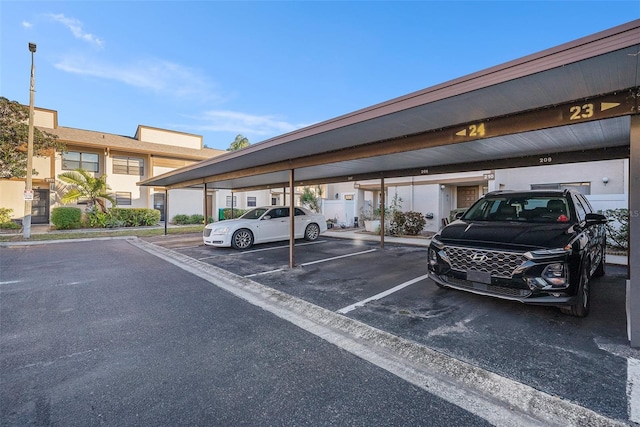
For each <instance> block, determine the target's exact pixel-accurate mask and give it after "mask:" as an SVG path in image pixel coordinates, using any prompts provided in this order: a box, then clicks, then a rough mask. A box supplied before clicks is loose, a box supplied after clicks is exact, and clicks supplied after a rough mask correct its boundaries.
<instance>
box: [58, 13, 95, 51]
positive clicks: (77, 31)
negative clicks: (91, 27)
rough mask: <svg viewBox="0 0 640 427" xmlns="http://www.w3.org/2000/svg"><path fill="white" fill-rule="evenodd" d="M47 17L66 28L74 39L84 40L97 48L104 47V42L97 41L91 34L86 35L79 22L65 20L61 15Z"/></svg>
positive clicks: (73, 19)
mask: <svg viewBox="0 0 640 427" xmlns="http://www.w3.org/2000/svg"><path fill="white" fill-rule="evenodd" d="M47 16H48V17H49V19H51V20H53V21H55V22H58V23H60V24H62V25H64V26H65V27H67V28H68V29H69V30H70V31H71V34H73V36H74V37H75V38H77V39H80V40H84V41H86V42H88V43H90V44H92V45H95V46H97V47H103V46H104V41H103V40H102V39H99V38H97V37H96V36H94V35H93V34H91V33H87V32H85V31H84V30H83V29H82V22H80V21H79V20H77V19H75V18H67V17H66V16H64V15H63V14H62V13H51V14H49V15H47Z"/></svg>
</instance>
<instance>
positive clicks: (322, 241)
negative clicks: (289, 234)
mask: <svg viewBox="0 0 640 427" xmlns="http://www.w3.org/2000/svg"><path fill="white" fill-rule="evenodd" d="M327 241H328V240H317V241H315V242H307V243H296V246H307V245H317V244H318V243H327ZM288 247H289V245H282V246H273V247H271V248H260V249H252V250H250V251H234V252H231V253H228V254H224V255H227V256H228V255H244V254H253V253H256V252H263V251H273V250H275V249H284V248H288ZM217 256H220V255H212V256H206V257H204V258H198V261H202V260H204V259H210V258H215V257H217Z"/></svg>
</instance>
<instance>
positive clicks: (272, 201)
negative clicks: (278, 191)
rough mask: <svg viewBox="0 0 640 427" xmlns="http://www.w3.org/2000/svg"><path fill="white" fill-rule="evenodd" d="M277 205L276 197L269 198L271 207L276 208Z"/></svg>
mask: <svg viewBox="0 0 640 427" xmlns="http://www.w3.org/2000/svg"><path fill="white" fill-rule="evenodd" d="M277 205H278V198H277V197H272V198H271V206H277Z"/></svg>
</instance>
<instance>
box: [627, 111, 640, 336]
mask: <svg viewBox="0 0 640 427" xmlns="http://www.w3.org/2000/svg"><path fill="white" fill-rule="evenodd" d="M629 145H630V147H629V148H630V153H629V254H628V258H627V260H628V265H629V278H628V280H627V331H628V334H629V340H630V341H631V347H636V348H638V347H640V262H638V260H640V191H638V189H640V115H637V114H636V115H633V116H631V132H630V141H629ZM633 260H635V262H633Z"/></svg>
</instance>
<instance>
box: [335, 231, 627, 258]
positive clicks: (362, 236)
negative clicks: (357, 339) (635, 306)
mask: <svg viewBox="0 0 640 427" xmlns="http://www.w3.org/2000/svg"><path fill="white" fill-rule="evenodd" d="M325 236H330V237H337V238H341V239H351V240H367V241H370V242H379V241H380V236H379V235H377V234H372V233H368V232H365V231H364V229H363V228H342V229H341V228H338V229H333V228H332V229H329V230H327V233H326V234H325ZM384 242H385V243H399V244H402V245H416V246H424V247H428V246H429V243H431V239H430V238H429V237H424V236H416V237H395V236H384ZM606 262H607V264H613V265H627V262H628V258H627V256H626V255H612V254H607V257H606Z"/></svg>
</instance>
